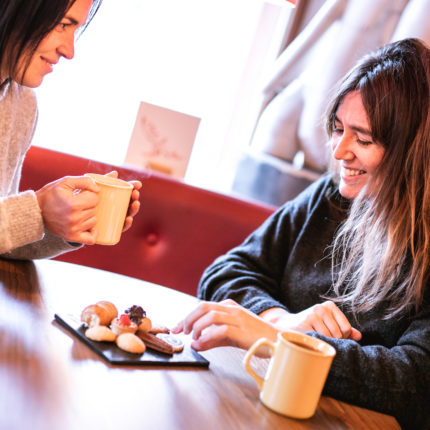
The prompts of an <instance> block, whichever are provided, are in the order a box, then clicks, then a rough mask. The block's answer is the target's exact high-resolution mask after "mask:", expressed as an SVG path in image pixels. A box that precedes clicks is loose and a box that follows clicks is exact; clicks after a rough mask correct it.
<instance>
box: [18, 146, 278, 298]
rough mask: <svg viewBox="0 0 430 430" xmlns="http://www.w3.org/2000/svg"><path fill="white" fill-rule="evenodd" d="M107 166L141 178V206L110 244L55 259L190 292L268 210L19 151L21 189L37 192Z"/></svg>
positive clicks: (161, 178)
mask: <svg viewBox="0 0 430 430" xmlns="http://www.w3.org/2000/svg"><path fill="white" fill-rule="evenodd" d="M111 170H118V172H119V177H120V178H121V179H125V180H131V179H139V180H141V181H142V184H143V187H142V190H141V193H140V202H141V209H140V212H139V214H138V215H137V216H136V218H135V219H134V223H133V226H132V228H131V229H130V230H129V231H127V232H125V233H124V234H123V235H122V238H121V241H120V243H119V244H117V245H115V246H101V245H94V246H86V247H83V248H82V249H79V250H77V251H73V252H69V253H66V254H63V255H61V256H59V257H57V259H58V260H62V261H67V262H71V263H77V264H82V265H86V266H91V267H96V268H99V269H103V270H108V271H111V272H116V273H120V274H124V275H128V276H133V277H135V278H139V279H143V280H146V281H150V282H154V283H157V284H161V285H165V286H168V287H171V288H174V289H177V290H179V291H183V292H186V293H189V294H193V295H195V293H196V290H197V285H198V281H199V279H200V276H201V274H202V272H203V270H204V269H205V268H206V267H207V266H208V265H209V264H210V263H211V262H212V261H213V260H214V259H215V258H216V257H217V256H219V255H221V254H223V253H225V252H226V251H227V250H229V249H230V248H232V247H234V246H235V245H238V244H239V243H240V242H242V241H243V240H244V239H245V237H246V236H247V235H248V234H249V233H250V232H251V231H252V230H254V229H255V228H256V227H257V226H258V225H260V224H261V223H262V222H263V221H264V220H265V219H266V218H267V217H268V216H269V215H270V214H271V213H272V212H273V211H274V209H275V208H274V207H272V206H266V205H262V204H256V203H254V202H250V201H245V200H240V199H237V198H233V197H230V196H226V195H223V194H218V193H215V192H211V191H207V190H203V189H200V188H197V187H193V186H190V185H187V184H185V183H183V182H181V181H178V180H176V179H173V178H171V177H169V176H166V175H162V174H157V173H153V172H148V171H146V170H139V169H134V168H130V167H119V166H111V165H108V164H105V163H100V162H97V161H92V160H88V159H85V158H80V157H76V156H73V155H69V154H65V153H61V152H56V151H52V150H48V149H44V148H40V147H36V146H34V147H32V148H31V149H30V150H29V152H28V154H27V156H26V159H25V162H24V167H23V172H22V178H21V186H20V188H21V190H26V189H35V190H36V189H39V188H40V187H42V186H43V185H45V184H46V183H48V182H51V181H53V180H55V179H58V178H60V177H62V176H67V175H81V174H83V173H87V172H94V173H107V172H109V171H111ZM118 287H119V288H120V285H119V286H118Z"/></svg>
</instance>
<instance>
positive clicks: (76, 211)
mask: <svg viewBox="0 0 430 430" xmlns="http://www.w3.org/2000/svg"><path fill="white" fill-rule="evenodd" d="M98 192H99V188H98V186H97V185H96V183H95V182H94V181H93V180H92V179H91V178H89V177H86V176H66V177H64V178H61V179H58V180H56V181H54V182H50V183H49V184H47V185H45V186H44V187H42V188H41V189H40V190H38V191H36V197H37V201H38V203H39V207H40V210H41V212H42V217H43V221H44V224H45V227H46V228H47V229H48V230H49V231H50V232H51V233H54V234H56V235H57V236H60V237H62V238H63V239H66V240H68V241H71V242H78V243H83V244H85V245H93V244H94V243H95V240H96V235H97V232H96V231H95V229H94V226H95V224H96V208H97V203H98V196H97V193H98Z"/></svg>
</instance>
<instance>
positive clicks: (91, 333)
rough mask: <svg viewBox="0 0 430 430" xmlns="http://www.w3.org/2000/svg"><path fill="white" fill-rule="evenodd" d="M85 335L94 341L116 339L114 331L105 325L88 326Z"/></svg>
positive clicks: (112, 340)
mask: <svg viewBox="0 0 430 430" xmlns="http://www.w3.org/2000/svg"><path fill="white" fill-rule="evenodd" d="M85 336H86V337H87V338H88V339H91V340H95V341H96V342H114V341H115V339H116V335H115V333H114V332H113V331H112V330H111V329H110V328H108V327H106V326H105V325H95V326H93V327H90V328H89V329H87V330H86V331H85Z"/></svg>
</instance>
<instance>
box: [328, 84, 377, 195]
mask: <svg viewBox="0 0 430 430" xmlns="http://www.w3.org/2000/svg"><path fill="white" fill-rule="evenodd" d="M331 146H332V150H333V157H334V158H335V159H336V160H337V161H338V162H339V166H340V184H339V191H340V193H341V194H342V196H343V197H345V198H348V199H353V198H355V197H357V195H358V194H359V192H360V191H361V189H362V188H363V187H364V186H365V185H366V184H367V183H368V182H369V180H370V178H371V177H372V175H373V174H374V173H375V170H376V168H377V167H378V166H379V164H380V163H381V161H382V158H383V156H384V152H385V148H384V147H383V146H382V145H381V144H380V143H377V142H374V141H373V140H372V133H371V129H370V125H369V120H368V118H367V113H366V111H365V109H364V106H363V101H362V99H361V95H360V93H359V92H358V91H353V92H351V93H349V94H347V95H346V96H345V98H344V99H343V101H342V103H341V104H340V106H339V108H338V110H337V112H336V118H335V121H334V129H333V132H332V137H331Z"/></svg>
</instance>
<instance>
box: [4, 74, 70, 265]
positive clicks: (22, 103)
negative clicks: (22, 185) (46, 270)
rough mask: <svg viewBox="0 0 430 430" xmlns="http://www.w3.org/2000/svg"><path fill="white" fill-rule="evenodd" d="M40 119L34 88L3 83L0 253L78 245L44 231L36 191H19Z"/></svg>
mask: <svg viewBox="0 0 430 430" xmlns="http://www.w3.org/2000/svg"><path fill="white" fill-rule="evenodd" d="M36 120H37V104H36V97H35V94H34V92H33V91H32V90H31V89H30V88H26V87H22V86H20V85H18V84H16V83H14V82H10V83H6V84H4V85H3V86H2V87H0V254H2V257H7V258H20V259H33V258H45V257H52V256H55V255H57V254H60V253H62V252H64V251H68V250H71V249H76V246H73V245H71V244H69V243H67V242H66V241H65V240H63V239H62V238H60V237H58V236H54V235H53V234H51V233H49V232H48V231H45V229H44V225H43V218H42V215H41V211H40V208H39V205H38V203H37V199H36V194H35V193H34V191H25V192H22V193H19V192H18V188H19V181H20V177H21V168H22V163H23V161H24V157H25V153H26V152H27V150H28V148H29V146H30V143H31V139H32V137H33V133H34V128H35V125H36Z"/></svg>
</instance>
